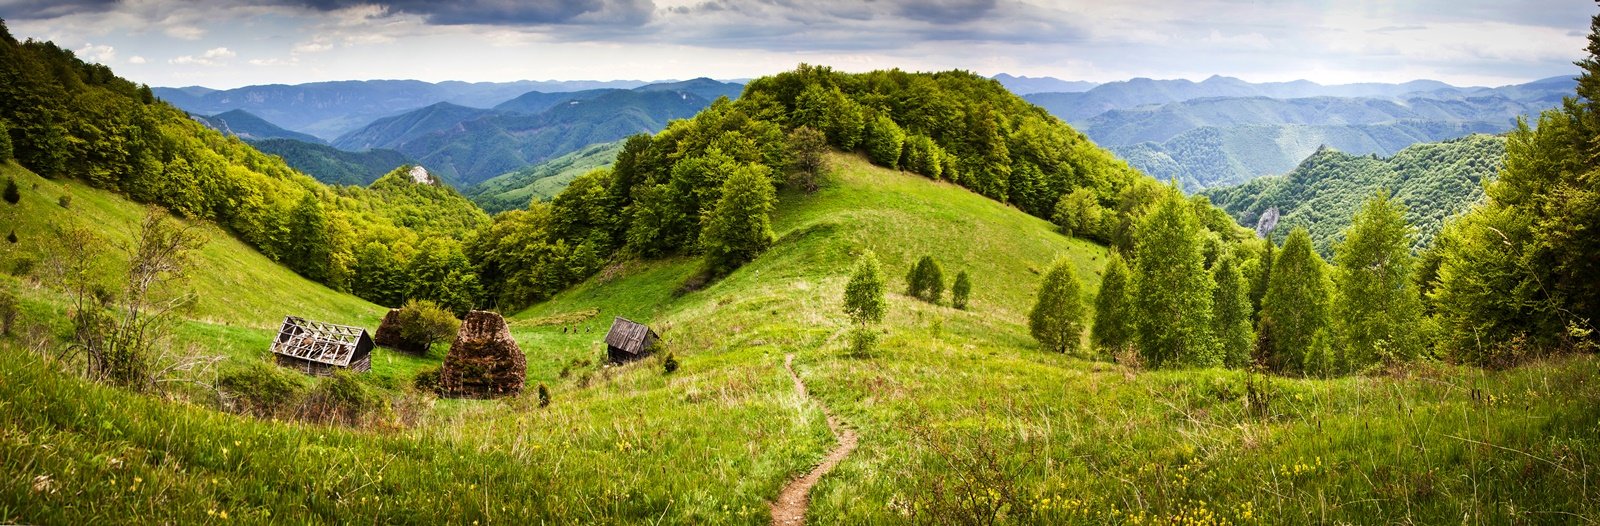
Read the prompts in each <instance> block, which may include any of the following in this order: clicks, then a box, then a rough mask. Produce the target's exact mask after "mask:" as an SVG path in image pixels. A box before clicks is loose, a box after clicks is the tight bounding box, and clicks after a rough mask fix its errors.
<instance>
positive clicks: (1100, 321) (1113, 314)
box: [1089, 251, 1134, 356]
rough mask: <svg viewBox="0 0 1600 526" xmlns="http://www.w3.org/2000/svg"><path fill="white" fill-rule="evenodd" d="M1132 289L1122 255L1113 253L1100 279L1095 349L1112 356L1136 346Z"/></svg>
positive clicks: (1093, 338)
mask: <svg viewBox="0 0 1600 526" xmlns="http://www.w3.org/2000/svg"><path fill="white" fill-rule="evenodd" d="M1132 285H1133V282H1132V279H1131V277H1130V276H1129V275H1128V264H1127V263H1126V262H1124V261H1123V260H1122V254H1121V253H1120V252H1115V251H1113V252H1111V258H1110V259H1109V260H1108V261H1107V262H1106V270H1105V275H1104V276H1103V277H1101V278H1100V292H1099V294H1098V295H1096V296H1095V298H1094V329H1093V330H1092V331H1091V332H1090V333H1089V340H1090V341H1092V342H1094V346H1095V347H1096V348H1098V349H1100V350H1101V351H1102V352H1105V353H1107V354H1109V355H1111V356H1116V354H1117V352H1119V351H1122V350H1123V349H1127V348H1128V346H1129V345H1132V344H1133V334H1134V323H1133V291H1132V290H1130V287H1131V286H1132Z"/></svg>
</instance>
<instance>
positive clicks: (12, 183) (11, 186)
mask: <svg viewBox="0 0 1600 526" xmlns="http://www.w3.org/2000/svg"><path fill="white" fill-rule="evenodd" d="M5 199H6V202H7V203H11V204H17V202H19V201H22V191H21V190H19V189H17V180H16V178H14V177H7V178H6V190H5Z"/></svg>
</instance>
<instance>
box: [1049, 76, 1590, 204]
mask: <svg viewBox="0 0 1600 526" xmlns="http://www.w3.org/2000/svg"><path fill="white" fill-rule="evenodd" d="M1575 85H1576V81H1575V80H1573V79H1572V78H1571V77H1552V78H1547V79H1543V80H1539V81H1535V82H1530V83H1526V84H1518V85H1512V86H1503V87H1499V88H1479V87H1472V88H1461V87H1455V86H1450V85H1448V84H1444V83H1441V82H1437V81H1430V80H1419V81H1412V82H1407V83H1403V84H1344V85H1333V86H1324V85H1321V84H1316V83H1312V82H1307V81H1296V82H1281V83H1262V84H1254V83H1249V82H1244V81H1241V80H1239V79H1234V78H1229V77H1212V78H1209V79H1206V80H1205V81H1202V82H1191V81H1187V80H1149V79H1134V80H1130V81H1126V82H1112V83H1107V84H1103V85H1100V86H1097V87H1095V88H1093V89H1090V90H1088V91H1085V92H1082V93H1034V94H1031V95H1027V96H1026V97H1025V98H1026V99H1028V100H1030V101H1033V102H1034V103H1035V104H1039V105H1041V106H1043V107H1045V109H1046V110H1048V111H1050V112H1051V113H1052V114H1054V115H1056V116H1057V117H1060V118H1062V119H1064V120H1068V121H1070V122H1072V123H1073V124H1074V125H1075V126H1076V127H1077V128H1078V129H1079V130H1081V131H1083V132H1084V134H1085V135H1088V136H1089V137H1090V138H1091V139H1093V140H1094V141H1095V142H1096V143H1098V144H1099V145H1101V146H1104V147H1106V148H1108V149H1110V150H1112V151H1113V152H1116V153H1117V155H1118V156H1120V157H1122V158H1123V159H1125V160H1127V161H1128V162H1129V163H1130V164H1132V165H1133V166H1134V167H1135V168H1138V169H1139V170H1141V171H1143V172H1145V173H1147V174H1150V175H1151V176H1153V177H1156V178H1158V179H1162V180H1168V179H1177V180H1178V181H1180V182H1182V183H1183V186H1184V188H1185V189H1188V190H1199V189H1204V188H1211V187H1216V186H1222V185H1230V184H1238V183H1242V182H1245V181H1249V180H1251V179H1254V178H1256V177H1260V176H1263V175H1273V174H1283V173H1286V172H1288V171H1289V170H1292V169H1294V167H1295V166H1297V165H1299V164H1300V162H1301V161H1302V160H1304V159H1305V158H1306V157H1307V156H1308V155H1311V153H1312V152H1315V151H1317V150H1318V148H1320V147H1322V146H1329V147H1332V148H1334V149H1337V150H1340V151H1343V152H1347V153H1350V154H1355V155H1365V154H1378V155H1394V154H1396V153H1397V152H1399V151H1400V150H1402V149H1404V148H1406V147H1407V146H1410V145H1413V144H1418V143H1427V142H1437V141H1443V140H1447V139H1452V138H1456V137H1461V136H1464V135H1468V134H1473V133H1491V134H1492V133H1501V132H1504V131H1507V130H1509V129H1510V128H1511V127H1512V126H1513V125H1514V124H1515V122H1516V118H1517V117H1519V116H1531V115H1536V114H1537V113H1538V112H1540V111H1542V110H1544V109H1548V108H1552V107H1555V106H1556V105H1558V104H1560V101H1561V98H1562V97H1563V96H1565V95H1567V94H1570V93H1572V90H1573V89H1574V86H1575Z"/></svg>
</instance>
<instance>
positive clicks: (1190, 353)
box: [1134, 185, 1222, 367]
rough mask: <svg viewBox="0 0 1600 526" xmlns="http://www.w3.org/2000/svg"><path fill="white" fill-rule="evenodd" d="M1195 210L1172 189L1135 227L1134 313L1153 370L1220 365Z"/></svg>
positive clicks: (1142, 351) (1208, 277)
mask: <svg viewBox="0 0 1600 526" xmlns="http://www.w3.org/2000/svg"><path fill="white" fill-rule="evenodd" d="M1203 242H1204V240H1203V238H1202V237H1201V231H1200V224H1199V220H1198V219H1196V218H1195V216H1194V208H1193V207H1191V206H1189V202H1188V201H1185V200H1184V199H1183V197H1182V196H1181V194H1180V193H1179V192H1178V189H1177V187H1176V185H1174V186H1173V187H1172V188H1170V189H1168V190H1167V193H1166V195H1165V196H1164V197H1163V198H1162V199H1161V201H1160V203H1158V204H1157V205H1156V208H1155V210H1153V211H1151V212H1150V213H1149V214H1148V215H1147V216H1145V218H1144V221H1143V222H1142V223H1141V224H1140V225H1139V232H1138V241H1137V243H1138V250H1137V252H1136V254H1137V255H1138V256H1137V259H1136V260H1135V261H1134V289H1135V290H1137V291H1139V293H1138V295H1136V296H1135V298H1134V313H1135V319H1136V320H1137V325H1136V326H1137V327H1138V329H1137V334H1138V336H1137V338H1136V342H1137V343H1138V345H1139V353H1140V354H1141V355H1142V356H1143V357H1144V359H1145V361H1146V363H1148V364H1150V365H1151V366H1152V367H1170V366H1199V367H1206V366H1212V365H1220V364H1221V363H1222V359H1221V356H1218V355H1217V354H1216V352H1215V348H1216V345H1215V344H1214V342H1213V339H1212V335H1211V288H1212V287H1214V286H1215V285H1213V284H1212V283H1211V274H1210V273H1207V272H1206V269H1205V254H1204V253H1203V252H1202V250H1203V248H1204V247H1203V245H1202V243H1203Z"/></svg>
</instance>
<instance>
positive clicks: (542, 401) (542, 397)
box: [539, 383, 550, 407]
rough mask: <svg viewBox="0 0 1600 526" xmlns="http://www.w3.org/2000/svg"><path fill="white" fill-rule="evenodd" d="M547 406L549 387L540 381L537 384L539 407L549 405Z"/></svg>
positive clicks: (548, 402)
mask: <svg viewBox="0 0 1600 526" xmlns="http://www.w3.org/2000/svg"><path fill="white" fill-rule="evenodd" d="M549 406H550V388H549V387H546V386H545V385H544V384H542V383H541V384H539V407H549Z"/></svg>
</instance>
